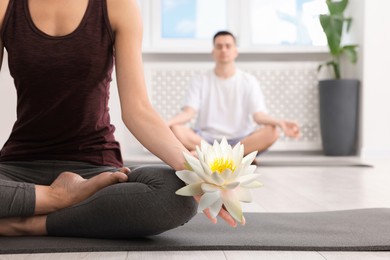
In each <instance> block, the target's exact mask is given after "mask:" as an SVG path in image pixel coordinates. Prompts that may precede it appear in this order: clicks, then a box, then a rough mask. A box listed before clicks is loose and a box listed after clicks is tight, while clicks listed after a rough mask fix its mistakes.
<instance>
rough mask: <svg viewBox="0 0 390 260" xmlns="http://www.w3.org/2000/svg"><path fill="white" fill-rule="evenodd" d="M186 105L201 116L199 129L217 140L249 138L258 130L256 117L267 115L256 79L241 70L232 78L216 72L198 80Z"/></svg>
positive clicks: (197, 123) (190, 90)
mask: <svg viewBox="0 0 390 260" xmlns="http://www.w3.org/2000/svg"><path fill="white" fill-rule="evenodd" d="M184 106H189V107H191V108H193V109H195V110H196V111H197V113H198V114H197V120H196V124H195V130H196V131H200V132H201V134H202V136H204V137H207V138H208V139H216V140H221V139H222V138H223V137H226V138H227V139H235V138H241V137H244V136H246V135H249V134H250V133H252V132H253V131H254V130H255V129H256V127H257V125H256V124H255V123H254V121H253V114H254V113H256V112H266V105H265V101H264V95H263V93H262V91H261V88H260V86H259V83H258V82H257V80H256V78H255V77H254V76H252V75H250V74H249V73H246V72H244V71H241V70H239V69H237V70H236V72H235V74H234V76H232V77H230V78H228V79H221V78H218V77H217V75H215V73H214V71H210V72H208V73H206V74H204V75H202V76H199V77H196V78H194V80H193V81H192V84H191V85H190V87H189V88H188V90H187V95H186V100H185V103H184Z"/></svg>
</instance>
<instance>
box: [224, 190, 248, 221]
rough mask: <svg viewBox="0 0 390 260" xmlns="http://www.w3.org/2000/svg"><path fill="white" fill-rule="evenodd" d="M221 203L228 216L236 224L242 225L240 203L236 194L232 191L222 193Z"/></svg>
mask: <svg viewBox="0 0 390 260" xmlns="http://www.w3.org/2000/svg"><path fill="white" fill-rule="evenodd" d="M222 202H223V205H225V208H226V210H227V211H228V212H229V213H230V215H231V216H232V217H233V218H234V219H236V220H237V221H238V222H240V223H242V221H243V214H242V209H241V204H240V201H239V200H238V199H237V197H236V193H235V192H234V191H232V190H228V191H225V192H222Z"/></svg>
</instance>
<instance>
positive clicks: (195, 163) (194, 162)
mask: <svg viewBox="0 0 390 260" xmlns="http://www.w3.org/2000/svg"><path fill="white" fill-rule="evenodd" d="M183 154H184V158H185V159H186V161H187V162H188V164H189V165H190V166H191V168H192V170H193V171H194V172H196V173H201V172H203V169H202V165H201V164H200V162H199V160H198V159H196V158H195V157H194V156H193V155H191V154H188V153H183Z"/></svg>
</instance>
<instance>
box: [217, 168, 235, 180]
mask: <svg viewBox="0 0 390 260" xmlns="http://www.w3.org/2000/svg"><path fill="white" fill-rule="evenodd" d="M220 175H221V177H222V178H223V179H224V180H225V182H226V181H229V180H230V179H231V178H232V176H233V172H232V170H230V169H225V170H224V171H223V172H221V173H220Z"/></svg>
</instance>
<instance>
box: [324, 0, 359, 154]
mask: <svg viewBox="0 0 390 260" xmlns="http://www.w3.org/2000/svg"><path fill="white" fill-rule="evenodd" d="M326 4H327V6H328V10H329V13H328V14H322V15H320V23H321V26H322V29H323V30H324V33H325V35H326V38H327V42H328V47H329V52H330V55H331V57H332V59H331V60H330V61H328V62H326V63H324V64H321V65H320V66H319V67H318V70H319V71H320V70H321V69H322V68H323V67H328V68H331V71H332V72H333V73H332V74H333V78H331V79H327V80H320V81H319V96H320V125H321V138H322V146H323V152H324V154H325V155H354V154H356V153H357V137H358V114H359V85H360V82H359V80H357V79H343V77H342V71H341V68H340V65H341V61H342V58H343V57H344V56H345V57H346V58H347V59H348V61H350V62H351V63H352V64H354V63H356V62H357V52H356V48H357V47H358V46H357V45H343V44H342V38H343V34H344V33H346V32H348V31H349V29H350V27H351V23H352V18H351V17H345V16H344V11H345V9H346V7H347V5H348V0H341V1H334V0H326Z"/></svg>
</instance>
